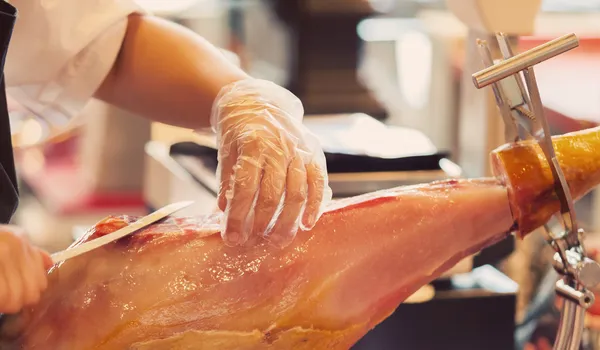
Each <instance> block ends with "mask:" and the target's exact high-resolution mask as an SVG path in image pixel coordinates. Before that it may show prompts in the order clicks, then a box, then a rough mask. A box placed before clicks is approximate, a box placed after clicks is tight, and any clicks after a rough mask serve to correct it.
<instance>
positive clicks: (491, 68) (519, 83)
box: [473, 33, 600, 350]
mask: <svg viewBox="0 0 600 350" xmlns="http://www.w3.org/2000/svg"><path fill="white" fill-rule="evenodd" d="M496 39H497V40H498V45H499V47H500V51H501V52H502V56H503V59H501V60H498V61H497V62H494V60H493V58H492V55H491V51H490V49H489V47H488V46H487V43H486V42H485V41H483V40H478V41H477V45H478V49H479V53H480V55H481V58H482V60H483V63H484V65H485V66H486V68H485V69H483V70H481V71H479V72H477V73H475V74H473V83H474V84H475V87H476V88H478V89H481V88H484V87H486V86H488V85H491V86H492V90H493V92H494V96H495V98H496V103H497V105H498V109H499V110H500V113H501V115H502V118H503V119H504V123H505V140H506V142H510V143H512V142H516V141H518V140H522V139H535V140H537V142H538V143H539V145H540V147H541V149H542V150H543V152H544V154H545V156H546V159H547V160H548V163H549V165H550V169H551V170H552V174H553V176H554V180H555V186H556V194H557V196H558V198H559V200H560V204H561V209H560V214H558V215H557V219H558V220H559V223H560V224H561V225H562V227H563V229H562V230H561V232H559V233H554V232H552V231H551V229H550V227H549V225H548V224H546V225H545V226H544V231H545V235H546V239H547V241H548V243H549V244H550V245H551V246H552V247H553V248H554V250H555V251H556V253H555V254H554V258H553V266H554V268H555V269H556V271H557V272H558V273H559V274H560V275H561V276H562V278H561V279H560V280H559V281H558V282H557V283H556V293H557V294H558V295H560V296H561V297H563V298H564V304H563V308H562V313H561V320H560V325H559V328H558V333H557V336H556V341H555V343H554V349H558V350H578V349H579V347H580V344H581V339H582V335H583V331H584V319H585V311H586V310H587V309H588V308H589V307H590V306H591V305H592V304H593V303H594V294H593V293H592V292H591V289H593V288H594V287H596V286H597V285H598V283H600V265H599V264H598V263H596V262H595V261H593V260H591V259H589V258H588V257H587V256H586V254H585V249H584V246H583V235H584V232H583V230H582V229H578V227H577V220H576V218H575V210H574V209H573V198H572V197H571V192H570V189H569V187H568V185H567V183H566V180H565V177H564V174H563V172H562V169H561V168H560V166H559V164H558V161H557V159H556V154H555V150H554V146H553V145H552V139H551V135H550V130H549V126H548V122H547V120H546V117H545V116H544V110H543V105H542V102H541V98H540V93H539V90H538V87H537V83H536V80H535V74H534V71H533V66H534V65H536V64H538V63H540V62H543V61H546V60H548V59H550V58H552V57H555V56H558V55H560V54H562V53H564V52H567V51H569V50H571V49H574V48H576V47H578V46H579V40H578V38H577V36H576V35H575V34H568V35H565V36H562V37H560V38H558V39H555V40H552V41H549V42H547V43H545V44H543V45H540V46H538V47H535V48H533V49H531V50H529V51H526V52H523V53H520V54H518V55H513V52H512V50H511V49H510V46H509V44H508V41H507V37H506V36H505V35H504V34H503V33H497V34H496Z"/></svg>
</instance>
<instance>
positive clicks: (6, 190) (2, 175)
mask: <svg viewBox="0 0 600 350" xmlns="http://www.w3.org/2000/svg"><path fill="white" fill-rule="evenodd" d="M16 18H17V9H16V8H14V7H13V6H12V5H10V4H9V3H7V2H5V1H3V0H0V45H1V46H0V50H1V51H0V60H1V61H0V64H1V66H0V68H1V70H0V223H2V224H5V223H8V222H9V221H10V219H11V218H12V216H13V215H14V213H15V210H17V206H18V205H19V189H18V186H17V175H16V171H15V160H14V155H13V149H12V139H11V132H10V120H9V116H8V105H7V101H6V86H5V83H4V62H5V61H6V54H7V52H8V46H9V43H10V38H11V36H12V32H13V28H14V25H15V20H16Z"/></svg>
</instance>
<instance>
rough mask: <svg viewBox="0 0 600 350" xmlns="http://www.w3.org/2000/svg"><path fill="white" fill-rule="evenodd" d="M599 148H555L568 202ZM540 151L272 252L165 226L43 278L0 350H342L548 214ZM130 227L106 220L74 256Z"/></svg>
mask: <svg viewBox="0 0 600 350" xmlns="http://www.w3.org/2000/svg"><path fill="white" fill-rule="evenodd" d="M599 140H600V129H598V128H597V129H590V130H587V131H584V132H579V133H574V134H569V135H564V136H561V137H557V138H555V147H556V149H557V155H558V158H559V162H560V164H561V166H563V170H564V171H565V174H566V177H567V181H568V182H569V185H570V186H571V188H572V190H573V192H574V194H575V196H576V197H577V198H579V197H581V196H582V195H584V194H585V193H586V192H588V191H589V190H591V189H592V188H593V187H594V186H596V185H597V184H598V183H599V182H600V152H593V149H594V147H595V145H596V143H599V142H600V141H599ZM599 146H600V145H599ZM596 149H600V148H596ZM540 152H541V151H540V150H539V148H538V147H537V146H536V145H535V144H532V143H528V142H523V143H519V144H516V145H510V146H506V147H502V148H500V149H498V150H497V151H495V152H494V153H493V157H492V159H493V164H494V169H495V173H496V175H497V176H498V178H499V179H500V180H496V179H476V180H448V181H441V182H436V183H431V184H423V185H418V186H410V187H400V188H396V189H390V190H386V191H380V192H376V193H371V194H367V195H363V196H358V197H353V198H349V199H344V200H340V201H336V202H333V203H331V204H330V205H329V207H328V209H327V211H326V213H325V214H324V215H323V216H322V218H321V219H320V220H319V222H318V223H317V225H316V226H315V227H314V228H313V229H312V230H311V231H308V232H299V233H298V236H297V238H296V239H295V240H294V242H293V243H292V244H291V245H290V246H288V247H286V248H285V249H277V248H274V247H271V246H269V245H268V244H266V243H265V242H262V241H254V242H250V244H249V245H248V246H245V247H235V248H234V247H227V246H225V245H224V244H223V243H222V240H221V237H220V235H219V220H220V215H219V214H215V215H210V216H203V217H195V218H169V219H167V220H164V221H162V222H160V223H157V224H155V225H152V226H151V227H149V228H147V229H145V230H143V231H141V232H138V233H136V234H134V235H132V236H129V237H126V238H124V239H122V240H119V241H118V242H114V243H112V244H109V245H107V246H105V247H102V248H99V249H97V250H94V251H92V252H90V253H88V254H85V255H83V256H80V257H77V258H74V259H72V260H69V261H66V262H64V263H61V264H60V265H57V266H55V267H54V268H53V269H52V270H51V271H50V272H49V279H50V281H49V288H48V290H47V292H46V293H45V294H44V295H43V296H42V300H41V301H40V303H39V304H38V305H37V306H35V307H32V308H28V309H26V310H23V311H22V312H21V313H19V314H18V315H13V316H9V317H4V318H3V323H2V326H1V327H0V348H1V349H7V350H12V349H55V350H63V349H64V350H67V349H68V350H70V349H82V350H85V349H111V350H119V349H138V350H141V349H144V350H145V349H221V350H229V349H232V350H233V349H243V350H259V349H300V350H302V349H307V350H308V349H311V350H313V349H315V350H316V349H340V350H341V349H348V348H349V347H351V346H352V345H353V344H354V343H355V342H356V341H357V340H359V339H360V338H361V337H362V336H364V335H365V334H366V333H367V332H368V331H369V330H370V329H372V328H373V327H374V326H376V325H377V324H378V323H380V322H381V321H382V320H384V319H385V318H386V317H387V316H389V315H390V314H391V313H392V312H393V311H394V310H395V308H396V307H397V306H398V305H399V304H400V303H401V302H402V301H403V300H405V299H406V298H407V297H408V296H410V295H411V294H412V293H413V292H415V291H416V290H417V289H418V288H419V287H421V286H422V285H424V284H426V283H428V282H430V281H431V280H433V279H435V278H436V277H437V276H439V275H440V274H441V273H442V272H444V271H445V270H447V269H448V268H450V267H452V266H453V265H454V264H456V263H457V262H458V261H460V260H461V259H462V258H464V257H466V256H468V255H471V254H473V253H475V252H477V251H479V250H480V249H482V248H484V247H486V246H489V245H491V244H493V243H494V242H496V241H499V240H501V239H503V238H504V237H506V235H507V234H509V233H510V232H512V231H517V232H519V234H520V236H521V237H523V236H524V235H526V234H527V233H529V232H531V230H533V229H535V228H536V227H539V226H540V225H542V224H543V223H544V222H545V221H547V220H548V219H549V218H550V216H551V215H552V214H553V213H554V212H556V210H557V208H558V207H557V201H556V198H555V196H553V195H552V193H553V187H552V186H553V184H552V181H550V180H549V179H551V177H549V169H548V167H547V164H545V163H544V162H543V160H544V159H543V158H542V157H541V156H540ZM523 169H526V170H527V171H526V172H525V171H524V170H523ZM513 216H514V218H513ZM132 220H135V218H132V217H126V216H115V217H110V218H107V219H105V220H103V221H102V222H100V223H98V224H97V225H96V226H95V227H94V228H93V229H92V230H90V232H88V234H87V235H85V236H84V237H83V238H82V239H81V240H79V241H78V242H76V243H75V245H77V244H81V243H82V242H86V241H89V240H92V239H94V238H96V237H98V236H99V235H103V234H107V233H109V232H112V231H114V230H116V229H118V228H120V227H122V226H124V225H127V224H129V223H130V222H132Z"/></svg>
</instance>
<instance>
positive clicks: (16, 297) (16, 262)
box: [1, 246, 23, 313]
mask: <svg viewBox="0 0 600 350" xmlns="http://www.w3.org/2000/svg"><path fill="white" fill-rule="evenodd" d="M13 249H14V247H13V246H11V248H10V249H9V252H8V253H7V254H3V256H2V263H1V264H2V272H3V276H4V282H5V283H4V288H5V290H4V300H3V301H2V309H3V312H6V313H16V312H19V311H20V310H21V306H22V296H23V282H22V279H21V278H20V276H19V274H20V269H21V266H22V261H21V260H20V259H18V257H16V256H15V254H14V253H15V252H14V250H13Z"/></svg>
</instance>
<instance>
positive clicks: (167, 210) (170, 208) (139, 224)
mask: <svg viewBox="0 0 600 350" xmlns="http://www.w3.org/2000/svg"><path fill="white" fill-rule="evenodd" d="M192 203H194V202H192V201H186V202H178V203H173V204H169V205H167V206H165V207H162V208H160V209H159V210H157V211H155V212H153V213H152V214H149V215H147V216H144V217H143V218H141V219H139V220H137V221H135V222H133V223H132V224H130V225H128V226H126V227H123V228H122V229H120V230H117V231H115V232H112V233H109V234H107V235H105V236H102V237H98V238H96V239H94V240H92V241H89V242H87V243H84V244H81V245H78V246H76V247H73V248H67V249H65V250H63V251H60V252H58V253H54V254H52V255H51V258H52V262H53V263H55V264H56V263H58V262H61V261H65V260H68V259H71V258H74V257H76V256H79V255H81V254H84V253H87V252H89V251H91V250H94V249H96V248H100V247H102V246H104V245H106V244H108V243H111V242H114V241H116V240H118V239H120V238H123V237H125V236H127V235H130V234H132V233H134V232H136V231H138V230H140V229H142V228H144V227H146V226H148V225H150V224H153V223H155V222H157V221H159V220H161V219H164V218H166V217H167V216H169V215H171V214H173V213H175V212H177V211H179V210H181V209H184V208H186V207H188V206H190V205H191V204H192Z"/></svg>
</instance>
